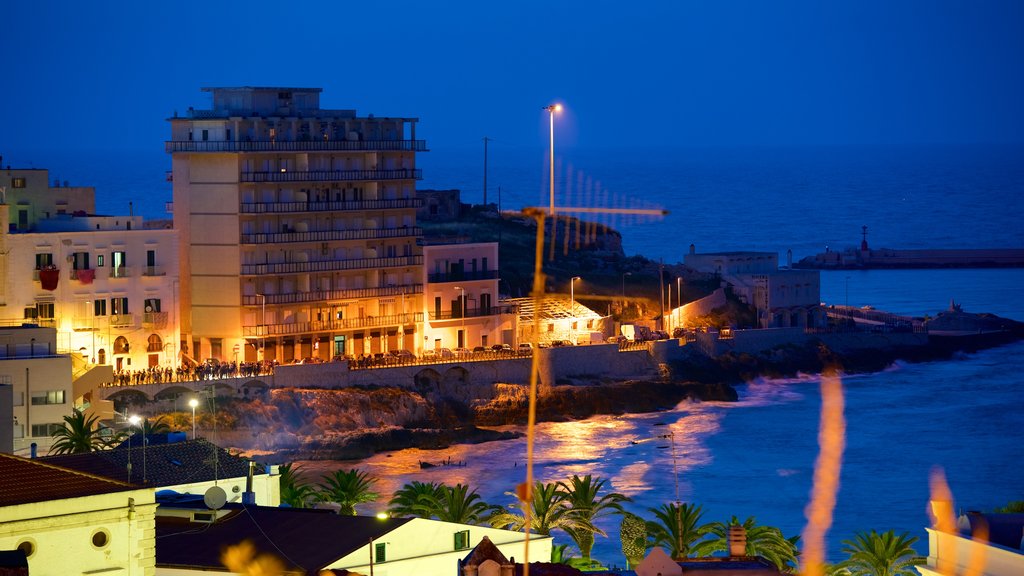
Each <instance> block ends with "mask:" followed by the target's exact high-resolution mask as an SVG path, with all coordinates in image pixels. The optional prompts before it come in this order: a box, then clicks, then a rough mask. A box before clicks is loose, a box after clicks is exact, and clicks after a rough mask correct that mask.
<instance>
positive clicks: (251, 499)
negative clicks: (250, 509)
mask: <svg viewBox="0 0 1024 576" xmlns="http://www.w3.org/2000/svg"><path fill="white" fill-rule="evenodd" d="M255 469H256V463H255V462H253V461H252V460H250V461H249V473H248V474H247V475H246V477H245V492H243V493H242V504H256V493H255V492H253V491H252V474H253V470H255Z"/></svg>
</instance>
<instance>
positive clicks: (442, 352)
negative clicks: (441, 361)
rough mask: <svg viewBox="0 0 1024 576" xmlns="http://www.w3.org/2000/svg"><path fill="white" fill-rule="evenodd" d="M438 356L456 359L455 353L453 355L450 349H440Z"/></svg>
mask: <svg viewBox="0 0 1024 576" xmlns="http://www.w3.org/2000/svg"><path fill="white" fill-rule="evenodd" d="M437 356H438V357H439V358H454V357H455V353H453V352H452V351H451V350H449V349H448V348H438V349H437Z"/></svg>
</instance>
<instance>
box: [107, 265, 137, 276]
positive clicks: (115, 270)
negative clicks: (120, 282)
mask: <svg viewBox="0 0 1024 576" xmlns="http://www.w3.org/2000/svg"><path fill="white" fill-rule="evenodd" d="M107 274H108V277H109V278H129V277H131V276H134V275H135V269H134V268H131V267H129V266H111V267H110V271H109V272H108V273H107Z"/></svg>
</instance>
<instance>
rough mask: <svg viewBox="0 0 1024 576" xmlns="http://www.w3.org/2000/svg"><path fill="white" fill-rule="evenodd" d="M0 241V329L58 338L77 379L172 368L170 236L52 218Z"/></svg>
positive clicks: (124, 223)
mask: <svg viewBox="0 0 1024 576" xmlns="http://www.w3.org/2000/svg"><path fill="white" fill-rule="evenodd" d="M2 208H5V206H0V212H4V210H2ZM6 218H7V216H6V213H5V214H4V215H3V216H0V223H2V222H3V221H4V220H5V219H6ZM0 225H2V224H0ZM0 238H2V239H0V242H2V244H0V247H2V250H3V251H4V252H6V254H4V255H3V256H0V259H2V260H3V265H4V267H5V272H6V274H5V275H4V278H3V280H2V282H0V284H2V288H0V295H2V303H0V323H2V324H6V325H19V324H33V325H37V326H45V327H51V328H55V329H56V330H57V340H56V350H58V351H60V352H61V353H64V354H73V355H75V356H76V360H78V361H80V363H81V364H82V365H81V366H77V365H76V370H78V369H80V368H84V367H87V366H91V365H110V366H112V367H113V369H114V370H138V369H145V368H149V367H154V366H177V365H178V361H179V360H178V354H177V353H178V345H179V340H180V335H179V332H178V328H177V326H178V321H177V320H178V319H177V310H176V298H177V273H178V266H177V240H176V232H175V231H174V230H171V229H147V228H145V227H144V225H143V221H142V218H141V217H138V216H134V217H133V216H90V215H72V214H59V215H55V216H52V217H51V218H48V219H42V220H39V221H38V222H36V225H35V227H34V228H33V229H32V230H31V231H28V232H24V233H21V232H14V233H8V232H6V228H5V231H3V232H0Z"/></svg>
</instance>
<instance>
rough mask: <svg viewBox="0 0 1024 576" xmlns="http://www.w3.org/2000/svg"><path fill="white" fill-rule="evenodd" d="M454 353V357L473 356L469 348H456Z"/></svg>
mask: <svg viewBox="0 0 1024 576" xmlns="http://www.w3.org/2000/svg"><path fill="white" fill-rule="evenodd" d="M454 352H455V355H456V356H470V355H472V354H473V351H472V350H470V349H469V348H456V349H455V351H454Z"/></svg>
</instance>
